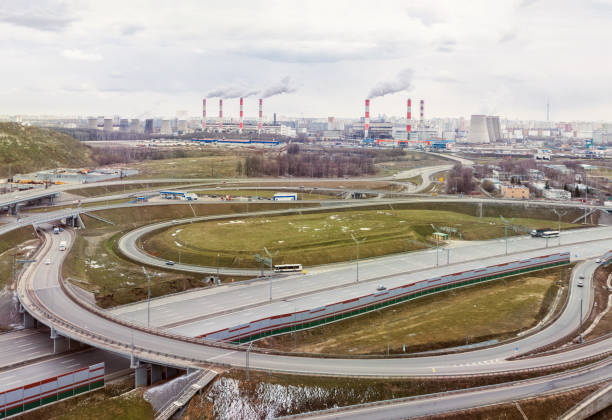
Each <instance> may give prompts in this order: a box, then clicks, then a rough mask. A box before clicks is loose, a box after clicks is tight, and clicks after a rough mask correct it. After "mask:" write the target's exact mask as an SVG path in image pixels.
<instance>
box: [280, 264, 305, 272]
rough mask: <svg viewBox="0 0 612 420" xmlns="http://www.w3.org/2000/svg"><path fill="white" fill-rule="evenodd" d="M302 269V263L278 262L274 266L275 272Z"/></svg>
mask: <svg viewBox="0 0 612 420" xmlns="http://www.w3.org/2000/svg"><path fill="white" fill-rule="evenodd" d="M291 271H302V264H279V265H275V266H274V272H275V273H286V272H291Z"/></svg>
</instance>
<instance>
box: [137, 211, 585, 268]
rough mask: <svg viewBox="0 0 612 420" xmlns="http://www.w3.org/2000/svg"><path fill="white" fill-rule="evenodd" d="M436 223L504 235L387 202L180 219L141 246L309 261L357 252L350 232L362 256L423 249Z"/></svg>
mask: <svg viewBox="0 0 612 420" xmlns="http://www.w3.org/2000/svg"><path fill="white" fill-rule="evenodd" d="M436 207H438V208H439V207H441V206H436ZM514 223H516V224H520V225H522V226H525V227H528V228H529V229H535V228H543V227H547V226H550V222H549V221H546V220H542V219H523V218H517V219H515V220H514ZM434 226H435V227H436V228H439V229H444V228H453V229H456V230H457V232H458V233H457V234H454V235H451V237H452V239H457V240H459V239H462V240H486V239H493V238H500V237H503V236H504V225H503V224H502V223H501V221H500V219H499V218H494V217H483V218H479V217H476V216H472V215H468V214H464V213H459V212H454V211H443V210H425V209H418V210H411V209H392V208H389V207H385V208H380V209H378V210H377V209H370V210H346V211H334V212H325V213H323V212H321V213H316V214H313V213H304V214H301V215H290V216H276V217H272V216H270V217H259V218H245V219H236V220H221V221H210V222H201V223H194V224H189V225H180V226H176V227H172V228H169V229H166V230H163V231H160V232H154V233H152V234H149V235H147V236H145V237H143V238H142V246H143V248H144V249H145V250H146V251H147V252H149V253H151V254H153V255H157V256H160V257H162V258H165V259H169V260H178V258H179V252H180V256H181V261H183V262H187V263H190V264H199V265H209V266H214V265H216V263H217V254H219V264H220V265H221V266H226V267H256V262H255V261H254V259H253V255H254V254H256V253H262V249H263V248H264V247H266V248H267V249H268V250H269V251H270V252H272V253H274V254H275V255H274V258H273V261H274V263H278V264H295V263H299V264H302V265H303V266H313V265H319V264H327V263H333V262H339V261H349V260H352V259H354V258H355V255H356V248H355V243H354V242H353V239H352V237H351V235H353V236H355V237H356V238H357V239H359V240H362V241H363V242H362V243H361V245H360V249H359V256H360V258H369V257H377V256H382V255H388V254H394V253H399V252H405V251H410V250H416V249H422V248H424V246H423V245H421V244H422V243H429V244H430V246H431V245H433V244H435V242H434V241H433V240H432V236H431V235H432V233H433V232H434ZM562 226H563V228H564V229H565V228H568V227H571V226H573V225H571V224H569V223H566V224H563V225H562ZM510 234H512V232H511V233H510Z"/></svg>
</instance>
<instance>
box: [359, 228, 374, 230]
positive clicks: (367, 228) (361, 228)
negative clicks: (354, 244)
mask: <svg viewBox="0 0 612 420" xmlns="http://www.w3.org/2000/svg"><path fill="white" fill-rule="evenodd" d="M359 230H372V228H359Z"/></svg>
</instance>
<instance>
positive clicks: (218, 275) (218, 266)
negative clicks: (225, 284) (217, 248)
mask: <svg viewBox="0 0 612 420" xmlns="http://www.w3.org/2000/svg"><path fill="white" fill-rule="evenodd" d="M217 280H219V253H218V252H217Z"/></svg>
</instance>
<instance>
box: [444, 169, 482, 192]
mask: <svg viewBox="0 0 612 420" xmlns="http://www.w3.org/2000/svg"><path fill="white" fill-rule="evenodd" d="M474 187H475V183H474V172H473V170H472V168H470V167H468V166H463V165H462V164H461V163H457V164H456V165H455V166H453V169H451V170H450V172H449V174H448V177H447V178H446V193H447V194H470V193H471V192H472V191H474Z"/></svg>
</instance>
